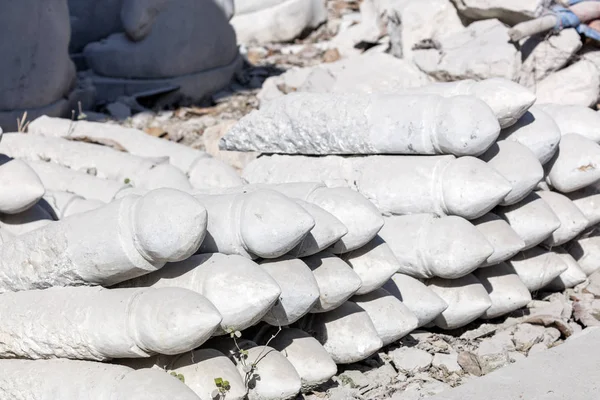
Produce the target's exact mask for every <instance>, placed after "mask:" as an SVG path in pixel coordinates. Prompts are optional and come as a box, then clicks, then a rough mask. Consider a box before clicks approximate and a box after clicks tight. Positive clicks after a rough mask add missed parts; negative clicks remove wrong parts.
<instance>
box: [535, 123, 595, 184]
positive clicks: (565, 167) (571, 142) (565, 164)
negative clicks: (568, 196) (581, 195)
mask: <svg viewBox="0 0 600 400" xmlns="http://www.w3.org/2000/svg"><path fill="white" fill-rule="evenodd" d="M596 165H600V145H598V144H597V143H595V142H593V141H592V140H590V139H588V138H585V137H583V136H581V135H579V134H574V133H573V134H567V135H563V137H562V138H561V140H560V143H559V144H558V153H557V154H555V155H554V157H553V158H552V160H551V161H550V162H549V163H548V164H546V165H545V169H546V183H547V184H548V185H550V186H551V187H552V188H554V189H556V190H557V191H559V192H562V193H569V192H573V191H575V190H579V189H582V188H584V187H586V186H588V185H591V184H592V183H594V182H596V181H598V180H600V169H598V168H596V167H595V166H596Z"/></svg>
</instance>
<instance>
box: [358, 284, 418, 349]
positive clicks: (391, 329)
mask: <svg viewBox="0 0 600 400" xmlns="http://www.w3.org/2000/svg"><path fill="white" fill-rule="evenodd" d="M352 301H353V302H354V303H356V305H358V306H359V307H360V308H362V309H363V310H365V312H366V313H367V315H368V316H369V318H370V319H371V322H373V326H374V327H375V330H376V331H377V334H378V335H379V338H380V339H381V341H382V342H383V345H384V346H387V345H388V344H391V343H394V342H395V341H397V340H400V339H401V338H403V337H404V336H406V335H408V334H409V333H410V332H412V331H413V330H415V329H416V328H417V326H418V325H419V320H418V319H417V317H416V316H415V315H414V314H413V313H412V312H411V311H410V309H409V308H408V307H407V306H405V305H404V304H403V303H402V302H401V301H400V300H398V299H397V298H396V297H394V296H392V295H391V294H390V293H389V292H387V291H386V290H385V289H376V290H374V291H372V292H370V293H368V294H363V295H360V296H354V297H353V298H352Z"/></svg>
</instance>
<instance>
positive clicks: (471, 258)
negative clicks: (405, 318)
mask: <svg viewBox="0 0 600 400" xmlns="http://www.w3.org/2000/svg"><path fill="white" fill-rule="evenodd" d="M379 235H380V236H381V238H382V239H383V240H385V242H386V243H387V244H388V245H389V246H390V248H391V250H392V252H393V253H394V255H395V256H396V258H397V259H398V261H399V264H400V268H399V270H398V272H400V273H403V274H406V275H410V276H412V277H415V278H432V277H434V276H439V277H441V278H446V279H456V278H460V277H461V276H465V275H467V274H468V273H470V272H472V271H474V270H475V269H476V268H478V267H479V266H480V265H481V264H483V263H484V262H486V260H487V259H488V257H489V256H491V255H492V254H493V253H494V248H493V247H492V245H491V244H490V242H488V241H487V239H486V238H485V237H484V235H483V234H481V233H480V232H479V231H478V230H477V228H475V227H474V226H473V225H472V224H471V223H469V222H468V221H466V220H465V219H463V218H460V217H456V216H450V217H442V218H436V217H435V216H433V215H431V214H414V215H403V216H392V217H388V218H386V222H385V225H384V226H383V228H382V229H381V231H380V232H379Z"/></svg>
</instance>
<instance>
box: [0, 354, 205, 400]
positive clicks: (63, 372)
mask: <svg viewBox="0 0 600 400" xmlns="http://www.w3.org/2000/svg"><path fill="white" fill-rule="evenodd" d="M0 390H1V391H2V393H3V395H6V396H7V397H6V398H7V399H47V398H49V397H48V396H49V394H51V396H52V398H53V399H65V400H76V399H85V398H88V399H106V400H125V399H128V400H164V399H174V400H199V399H200V398H199V397H198V396H196V395H195V394H194V392H193V391H192V390H191V389H190V388H188V387H187V386H186V385H185V384H183V383H182V382H181V381H179V380H178V379H175V378H173V377H172V376H170V375H169V374H166V373H165V372H164V371H159V370H156V369H142V370H138V371H136V370H133V369H131V368H128V367H125V366H122V365H112V364H105V363H98V362H92V361H75V360H35V361H32V360H0Z"/></svg>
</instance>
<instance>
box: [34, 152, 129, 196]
mask: <svg viewBox="0 0 600 400" xmlns="http://www.w3.org/2000/svg"><path fill="white" fill-rule="evenodd" d="M27 164H28V165H29V166H30V167H31V168H32V169H33V170H34V171H35V173H36V174H37V175H38V176H39V178H40V180H41V182H42V184H43V185H44V187H45V188H46V189H47V190H53V191H59V192H70V193H74V194H77V195H79V196H81V197H83V198H85V199H88V200H99V201H102V202H104V203H110V202H111V201H113V200H114V199H115V198H116V196H117V194H118V193H120V192H121V191H123V190H126V189H128V188H131V185H130V184H128V183H124V182H123V181H116V180H113V179H101V178H98V177H96V176H93V175H90V174H88V173H86V172H81V171H76V170H74V169H71V168H67V167H63V166H62V165H59V164H55V163H53V162H46V161H27Z"/></svg>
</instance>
